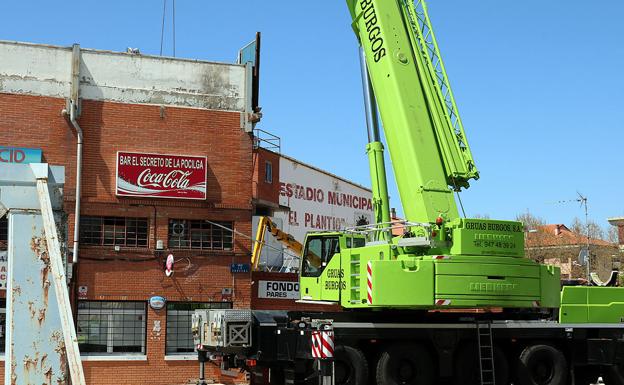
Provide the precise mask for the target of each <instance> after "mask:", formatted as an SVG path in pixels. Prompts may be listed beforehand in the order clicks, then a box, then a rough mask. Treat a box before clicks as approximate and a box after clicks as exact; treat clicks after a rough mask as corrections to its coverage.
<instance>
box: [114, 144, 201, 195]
mask: <svg viewBox="0 0 624 385" xmlns="http://www.w3.org/2000/svg"><path fill="white" fill-rule="evenodd" d="M206 179H207V161H206V157H205V156H191V155H164V154H148V153H135V152H121V151H120V152H118V153H117V190H116V194H117V196H127V197H148V198H177V199H206Z"/></svg>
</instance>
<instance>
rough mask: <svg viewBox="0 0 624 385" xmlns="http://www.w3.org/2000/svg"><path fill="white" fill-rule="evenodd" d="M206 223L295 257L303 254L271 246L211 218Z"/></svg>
mask: <svg viewBox="0 0 624 385" xmlns="http://www.w3.org/2000/svg"><path fill="white" fill-rule="evenodd" d="M206 223H210V224H211V225H213V226H217V227H220V228H222V229H225V230H227V231H230V232H232V233H233V234H237V235H240V236H241V237H243V238H247V239H249V240H251V241H253V242H256V243H260V244H262V245H263V246H264V247H268V248H269V249H273V250H275V251H278V252H281V253H284V254H285V255H289V256H291V257H295V258H301V256H300V255H296V254H292V253H290V252H287V251H285V250H284V249H279V248H277V247H274V246H271V245H269V244H267V243H266V242H260V241H259V240H257V239H254V238H252V237H250V236H249V235H247V234H243V233H241V232H239V231H236V230H234V229H230V228H229V227H227V226H223V225H221V224H219V223H215V222H211V221H209V220H206Z"/></svg>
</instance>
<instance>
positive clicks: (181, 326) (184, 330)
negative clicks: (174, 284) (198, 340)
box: [165, 302, 232, 354]
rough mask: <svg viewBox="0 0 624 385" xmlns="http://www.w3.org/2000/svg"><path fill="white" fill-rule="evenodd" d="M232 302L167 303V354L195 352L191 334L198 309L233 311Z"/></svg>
mask: <svg viewBox="0 0 624 385" xmlns="http://www.w3.org/2000/svg"><path fill="white" fill-rule="evenodd" d="M231 308H232V303H231V302H169V303H167V342H166V347H165V353H166V354H178V353H192V352H193V351H195V346H194V345H193V335H192V334H191V316H192V315H193V313H194V312H195V310H197V309H231Z"/></svg>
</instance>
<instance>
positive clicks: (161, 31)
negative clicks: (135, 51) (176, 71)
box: [160, 0, 167, 56]
mask: <svg viewBox="0 0 624 385" xmlns="http://www.w3.org/2000/svg"><path fill="white" fill-rule="evenodd" d="M166 11H167V0H163V16H162V26H161V27H160V56H162V53H163V41H164V38H165V13H166Z"/></svg>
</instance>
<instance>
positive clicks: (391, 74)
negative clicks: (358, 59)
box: [347, 0, 479, 223]
mask: <svg viewBox="0 0 624 385" xmlns="http://www.w3.org/2000/svg"><path fill="white" fill-rule="evenodd" d="M347 4H348V6H349V9H350V12H351V16H352V18H353V25H352V26H353V29H354V31H355V33H356V35H357V37H358V39H359V41H360V44H361V45H362V47H363V49H364V52H365V56H366V62H367V67H368V72H369V75H370V79H371V83H372V86H373V90H374V94H375V96H376V99H377V104H378V106H379V111H380V115H381V120H382V123H383V129H384V133H385V136H386V141H387V145H388V149H389V151H390V157H391V159H392V164H393V169H394V173H395V177H396V181H397V187H398V190H399V194H400V197H401V202H402V205H403V210H404V212H405V216H406V218H407V219H408V220H412V221H419V222H429V223H433V222H435V220H436V218H438V217H439V216H443V217H445V219H448V220H450V219H455V218H458V217H459V213H458V211H457V206H456V203H455V200H454V197H453V190H455V191H459V190H460V189H461V188H466V187H468V185H469V183H468V182H469V180H470V179H477V178H478V177H479V174H478V171H477V169H476V167H475V164H474V160H473V158H472V154H471V152H470V147H469V146H468V142H467V140H466V137H465V133H464V129H463V125H462V122H461V118H460V116H459V114H458V112H457V106H456V104H455V100H454V97H453V93H452V91H451V88H450V84H449V81H448V77H447V75H446V71H445V69H444V63H443V62H442V59H441V56H440V53H439V49H438V47H437V42H436V40H435V36H434V34H433V29H432V28H431V24H430V20H429V16H428V14H427V8H426V5H425V3H424V2H423V1H422V0H418V1H417V5H416V6H415V5H414V4H413V3H412V2H411V1H410V0H392V1H388V0H384V1H381V0H347ZM378 4H379V5H378ZM380 8H381V9H383V12H378V11H377V10H378V9H380Z"/></svg>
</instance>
